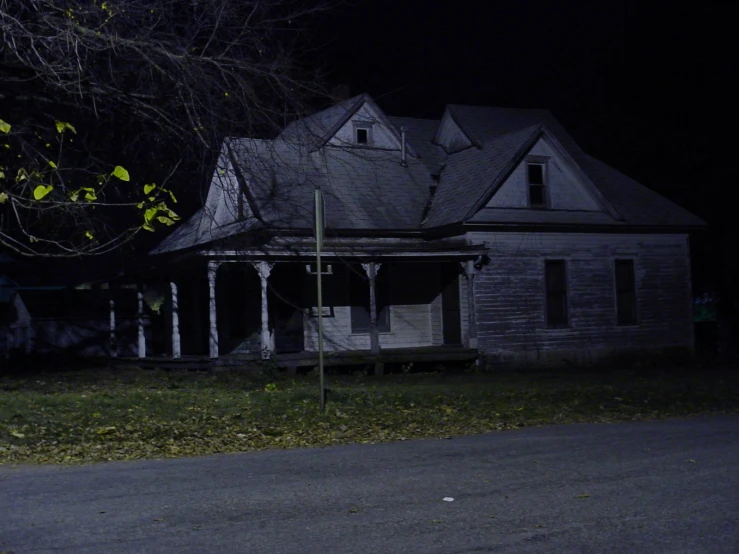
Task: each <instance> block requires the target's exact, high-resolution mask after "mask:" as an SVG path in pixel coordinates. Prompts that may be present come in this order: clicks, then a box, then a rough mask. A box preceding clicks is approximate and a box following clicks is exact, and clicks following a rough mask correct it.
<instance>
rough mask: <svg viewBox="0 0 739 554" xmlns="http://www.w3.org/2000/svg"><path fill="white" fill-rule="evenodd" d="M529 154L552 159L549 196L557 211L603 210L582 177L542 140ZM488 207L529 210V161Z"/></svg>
mask: <svg viewBox="0 0 739 554" xmlns="http://www.w3.org/2000/svg"><path fill="white" fill-rule="evenodd" d="M529 155H532V156H541V157H544V158H548V162H547V169H546V194H547V195H548V199H549V200H548V201H549V207H550V209H553V210H585V211H600V207H599V206H598V203H597V202H596V201H595V200H594V199H593V198H592V197H591V196H590V194H589V193H588V192H587V190H586V188H585V186H584V185H583V183H582V182H581V180H580V178H579V177H577V175H575V172H574V171H573V169H572V168H570V167H569V164H568V162H566V161H565V160H563V159H561V157H560V156H559V154H558V153H557V152H556V151H555V150H554V148H553V147H552V146H551V145H550V144H549V141H548V140H547V139H546V138H545V137H543V138H541V139H540V140H539V141H538V142H537V143H536V144H535V145H534V146H533V148H532V149H531V150H530V151H529ZM486 207H488V208H527V207H528V182H527V176H526V161H525V160H524V161H523V162H521V163H520V164H519V165H518V166H517V167H516V169H514V170H513V172H512V173H511V175H510V176H509V177H508V179H507V180H506V181H505V182H504V183H503V185H502V186H501V187H500V188H499V189H498V191H497V192H496V193H495V195H493V197H492V198H491V199H490V202H488V204H487V206H486Z"/></svg>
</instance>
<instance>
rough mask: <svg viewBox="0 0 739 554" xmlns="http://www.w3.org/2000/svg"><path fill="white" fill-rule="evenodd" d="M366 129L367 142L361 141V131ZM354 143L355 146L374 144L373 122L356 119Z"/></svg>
mask: <svg viewBox="0 0 739 554" xmlns="http://www.w3.org/2000/svg"><path fill="white" fill-rule="evenodd" d="M360 131H365V132H366V133H367V142H359V132H360ZM353 143H354V145H355V146H360V147H361V146H372V144H373V136H372V124H371V123H369V122H364V121H361V122H360V121H356V122H354V136H353Z"/></svg>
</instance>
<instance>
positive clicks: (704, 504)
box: [0, 416, 739, 554]
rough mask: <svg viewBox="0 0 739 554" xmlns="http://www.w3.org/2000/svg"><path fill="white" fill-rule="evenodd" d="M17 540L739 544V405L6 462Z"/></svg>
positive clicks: (709, 548)
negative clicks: (225, 449)
mask: <svg viewBox="0 0 739 554" xmlns="http://www.w3.org/2000/svg"><path fill="white" fill-rule="evenodd" d="M447 497H448V498H453V501H449V500H444V499H445V498H447ZM0 552H13V553H14V554H24V553H29V552H33V553H38V552H53V553H75V554H84V553H93V552H94V553H105V554H107V553H124V552H125V553H145V552H157V553H158V552H163V553H169V552H172V553H190V552H198V553H199V552H203V553H241V552H249V553H251V552H254V553H261V552H277V553H292V552H295V553H312V552H316V553H328V552H341V553H355V552H356V553H361V552H372V553H373V554H382V553H386V552H387V553H394V552H417V553H423V554H427V553H437V552H438V553H441V552H444V553H452V552H455V553H456V552H515V553H526V552H552V553H570V552H572V553H575V552H588V553H589V552H593V553H605V552H618V553H641V552H654V553H660V554H667V553H669V554H673V553H683V552H691V553H693V552H706V553H711V554H717V553H724V552H732V553H734V552H736V553H739V417H734V416H720V417H710V418H699V419H692V420H672V421H661V422H640V423H619V424H588V425H566V426H552V427H540V428H530V429H522V430H518V431H507V432H502V433H494V434H489V435H482V436H471V437H460V438H453V439H450V440H443V439H438V440H423V441H407V442H399V443H385V444H377V445H353V446H337V447H331V448H322V449H300V450H292V451H267V452H255V453H249V454H238V455H224V456H212V457H205V458H192V459H182V460H156V461H147V462H128V463H110V464H102V465H97V466H88V467H78V468H49V467H45V468H44V467H41V468H29V467H23V468H17V469H13V468H9V467H2V466H0Z"/></svg>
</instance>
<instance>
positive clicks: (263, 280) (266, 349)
mask: <svg viewBox="0 0 739 554" xmlns="http://www.w3.org/2000/svg"><path fill="white" fill-rule="evenodd" d="M253 265H254V269H256V270H257V273H258V274H259V281H260V284H261V286H262V344H261V346H262V359H263V360H268V359H269V358H271V357H272V354H273V348H272V340H271V337H270V334H269V306H268V304H267V285H268V281H267V280H268V279H269V275H270V273H272V268H273V267H274V265H275V264H273V263H269V262H254V263H253Z"/></svg>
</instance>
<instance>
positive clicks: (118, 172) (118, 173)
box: [111, 165, 131, 181]
mask: <svg viewBox="0 0 739 554" xmlns="http://www.w3.org/2000/svg"><path fill="white" fill-rule="evenodd" d="M111 175H112V176H113V177H118V178H119V179H120V180H121V181H130V180H131V178H130V177H129V176H128V171H126V170H125V169H124V168H122V167H121V166H119V165H117V166H115V168H114V169H113V173H111Z"/></svg>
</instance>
